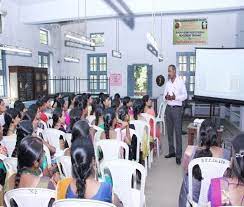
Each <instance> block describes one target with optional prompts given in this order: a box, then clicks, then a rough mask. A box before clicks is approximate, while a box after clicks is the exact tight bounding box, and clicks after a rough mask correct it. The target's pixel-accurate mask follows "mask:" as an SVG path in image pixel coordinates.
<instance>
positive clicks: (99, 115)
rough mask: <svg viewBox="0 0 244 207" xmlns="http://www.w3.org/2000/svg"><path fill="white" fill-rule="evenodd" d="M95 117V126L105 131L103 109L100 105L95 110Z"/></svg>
mask: <svg viewBox="0 0 244 207" xmlns="http://www.w3.org/2000/svg"><path fill="white" fill-rule="evenodd" d="M95 117H96V118H95V122H94V124H95V125H96V126H98V127H100V128H101V129H103V130H104V119H103V108H102V107H101V106H100V105H97V107H96V109H95Z"/></svg>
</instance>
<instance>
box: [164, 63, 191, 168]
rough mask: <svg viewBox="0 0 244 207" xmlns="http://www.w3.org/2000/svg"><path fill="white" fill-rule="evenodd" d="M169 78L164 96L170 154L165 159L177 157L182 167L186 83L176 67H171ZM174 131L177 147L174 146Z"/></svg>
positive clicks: (177, 161) (169, 68) (178, 163)
mask: <svg viewBox="0 0 244 207" xmlns="http://www.w3.org/2000/svg"><path fill="white" fill-rule="evenodd" d="M168 77H169V81H168V82H167V83H166V86H165V90H164V96H163V97H164V100H165V101H166V103H167V107H166V111H165V114H166V127H167V134H168V144H169V154H168V155H166V156H165V158H171V157H176V163H177V165H180V164H181V157H182V137H181V125H182V102H183V101H184V100H186V99H187V92H186V87H185V84H184V81H183V80H181V79H180V78H179V77H178V76H177V75H176V67H175V65H169V67H168ZM174 131H175V139H176V147H175V146H174ZM175 148H176V151H175Z"/></svg>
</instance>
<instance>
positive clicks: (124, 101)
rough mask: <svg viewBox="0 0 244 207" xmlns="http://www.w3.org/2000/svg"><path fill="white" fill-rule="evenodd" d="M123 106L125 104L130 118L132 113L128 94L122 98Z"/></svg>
mask: <svg viewBox="0 0 244 207" xmlns="http://www.w3.org/2000/svg"><path fill="white" fill-rule="evenodd" d="M123 106H125V107H126V108H127V109H128V113H129V116H130V118H132V117H133V116H134V113H133V108H132V106H133V102H132V101H131V98H130V97H129V96H126V97H124V98H123Z"/></svg>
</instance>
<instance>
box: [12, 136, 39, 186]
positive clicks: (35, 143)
mask: <svg viewBox="0 0 244 207" xmlns="http://www.w3.org/2000/svg"><path fill="white" fill-rule="evenodd" d="M43 152H44V151H43V144H42V141H41V140H40V139H39V138H36V137H31V136H29V137H25V138H24V139H23V140H22V141H21V142H20V145H19V148H18V152H17V154H18V156H17V157H18V165H17V173H16V176H15V186H14V188H18V187H19V183H20V178H21V174H22V172H23V171H24V170H26V169H29V168H32V167H33V165H34V163H35V161H37V162H40V160H41V158H42V156H43Z"/></svg>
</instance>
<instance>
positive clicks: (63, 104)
mask: <svg viewBox="0 0 244 207" xmlns="http://www.w3.org/2000/svg"><path fill="white" fill-rule="evenodd" d="M57 108H59V109H62V111H63V112H64V117H65V125H66V126H69V124H70V116H69V113H68V109H69V108H68V99H64V98H59V99H57V107H56V109H57Z"/></svg>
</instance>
